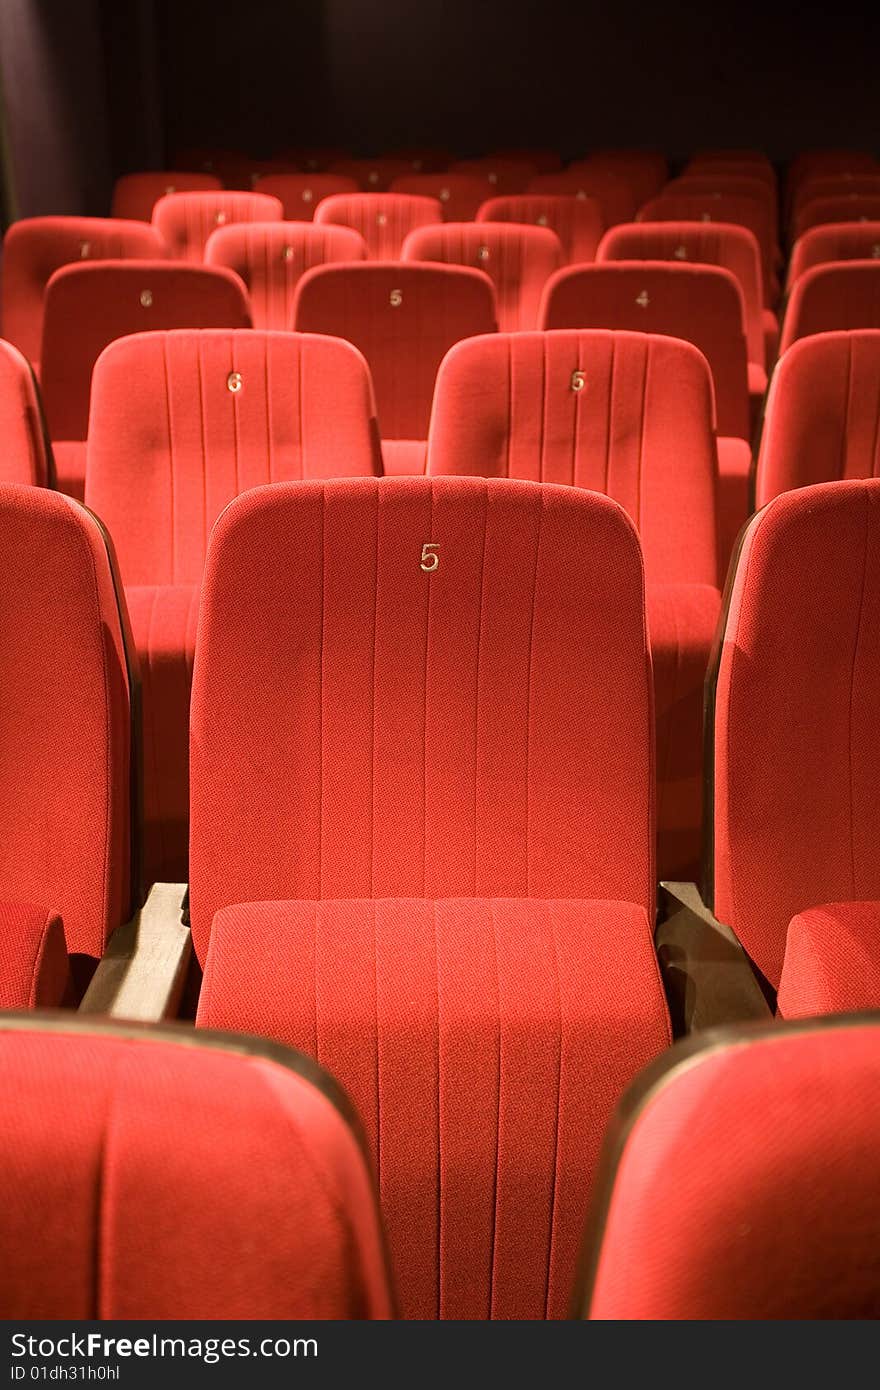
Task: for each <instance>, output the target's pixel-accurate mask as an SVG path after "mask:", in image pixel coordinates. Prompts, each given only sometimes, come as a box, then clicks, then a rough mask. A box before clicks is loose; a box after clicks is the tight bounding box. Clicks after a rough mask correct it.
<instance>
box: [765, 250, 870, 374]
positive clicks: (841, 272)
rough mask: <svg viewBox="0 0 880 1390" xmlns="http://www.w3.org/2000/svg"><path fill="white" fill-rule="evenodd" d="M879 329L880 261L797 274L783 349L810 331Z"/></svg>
mask: <svg viewBox="0 0 880 1390" xmlns="http://www.w3.org/2000/svg"><path fill="white" fill-rule="evenodd" d="M843 328H880V261H876V260H870V261H841V262H839V263H837V264H833V265H817V266H814V267H813V269H812V270H807V271H805V272H804V274H803V275H801V276H799V277H798V280H797V281H796V283H795V285H794V287H793V289H792V292H791V294H790V295H789V299H788V305H787V306H786V310H785V318H784V319H783V320H782V339H781V341H780V344H779V350H780V352H785V350H786V348H789V347H791V344H792V343H794V342H796V341H797V339H798V338H806V337H808V336H809V335H810V334H811V333H830V332H834V331H835V330H837V329H843Z"/></svg>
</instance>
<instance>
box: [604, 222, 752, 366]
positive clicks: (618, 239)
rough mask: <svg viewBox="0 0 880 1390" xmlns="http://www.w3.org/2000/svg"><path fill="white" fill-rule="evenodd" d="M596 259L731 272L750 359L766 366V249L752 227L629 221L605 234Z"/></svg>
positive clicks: (721, 223)
mask: <svg viewBox="0 0 880 1390" xmlns="http://www.w3.org/2000/svg"><path fill="white" fill-rule="evenodd" d="M595 259H596V260H597V261H600V262H601V261H682V262H685V261H686V262H688V263H694V264H697V265H717V266H721V267H722V268H723V269H724V270H729V271H730V272H731V274H732V275H735V276H736V279H737V280H738V281H739V286H740V289H741V290H742V292H743V302H744V304H745V311H746V345H747V348H748V354H749V362H750V363H752V362H754V363H756V364H757V365H758V366H759V367H761V368H764V367H766V365H767V355H766V351H765V342H764V333H765V322H764V296H763V286H762V281H761V250H760V247H759V246H758V243H757V241H756V240H755V237H754V234H753V233H752V232H750V231H749V230H748V228H747V227H737V226H735V225H734V224H733V223H730V224H727V225H725V224H724V223H723V222H712V223H705V224H704V223H698V222H629V223H626V224H625V225H623V226H621V227H612V229H611V231H610V232H606V234H605V236H604V237H603V238H602V242H601V245H600V246H599V250H598V252H597V254H596V257H595ZM764 384H765V386H766V382H765V383H764Z"/></svg>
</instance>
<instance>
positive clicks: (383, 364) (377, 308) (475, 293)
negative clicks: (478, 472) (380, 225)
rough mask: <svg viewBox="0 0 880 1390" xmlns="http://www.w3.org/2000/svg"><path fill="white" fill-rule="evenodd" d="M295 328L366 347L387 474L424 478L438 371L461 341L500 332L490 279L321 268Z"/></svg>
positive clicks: (443, 269) (300, 291) (407, 268)
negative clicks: (346, 340)
mask: <svg viewBox="0 0 880 1390" xmlns="http://www.w3.org/2000/svg"><path fill="white" fill-rule="evenodd" d="M415 235H417V236H420V235H422V233H415ZM293 326H294V328H297V329H299V330H300V331H302V332H306V333H326V334H330V335H332V336H333V337H337V338H347V339H348V340H349V341H350V342H352V343H354V344H355V346H356V347H358V348H359V349H360V351H361V352H362V353H363V354H364V357H365V358H366V359H367V362H368V364H369V367H370V372H371V374H372V378H373V385H374V387H375V391H376V401H377V405H378V409H379V426H380V428H381V431H382V441H383V442H382V453H383V459H384V466H385V472H386V473H423V472H424V468H425V448H426V443H425V441H426V440H427V437H428V420H429V417H430V413H431V401H432V399H433V395H434V380H435V378H436V375H437V368H438V367H439V366H440V363H441V362H442V360H443V358H444V356H445V354H446V353H447V351H448V350H449V348H451V347H452V345H453V344H454V343H457V342H458V341H459V340H460V339H461V338H467V337H470V336H471V335H472V334H475V333H491V332H493V331H494V329H495V296H494V291H493V289H492V283H491V281H490V280H489V277H488V276H487V275H485V274H483V272H482V271H478V270H470V269H465V268H464V267H462V266H439V265H431V266H428V265H404V264H401V263H399V262H395V263H394V264H385V265H383V264H380V263H379V262H372V263H371V264H368V265H347V266H321V267H318V268H317V269H315V270H310V271H308V272H307V273H306V274H305V275H304V276H303V278H302V279H301V280H300V282H299V285H298V286H297V291H296V297H295V300H294V310H293Z"/></svg>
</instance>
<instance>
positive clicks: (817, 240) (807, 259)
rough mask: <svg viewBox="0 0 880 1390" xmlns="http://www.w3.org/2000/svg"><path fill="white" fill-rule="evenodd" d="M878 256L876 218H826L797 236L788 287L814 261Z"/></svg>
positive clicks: (879, 225) (878, 225) (879, 233)
mask: <svg viewBox="0 0 880 1390" xmlns="http://www.w3.org/2000/svg"><path fill="white" fill-rule="evenodd" d="M870 260H874V261H876V260H880V220H878V221H876V222H829V223H825V224H823V225H822V226H819V227H811V228H810V230H809V231H808V232H804V234H803V236H802V237H798V239H797V241H796V242H795V244H794V246H793V247H792V252H791V260H790V261H789V263H788V288H789V290H790V289H791V288H792V286H793V285H794V283H795V281H796V280H797V279H799V277H800V276H801V275H803V273H804V271H805V270H812V268H813V266H814V265H829V264H830V263H831V262H832V261H870Z"/></svg>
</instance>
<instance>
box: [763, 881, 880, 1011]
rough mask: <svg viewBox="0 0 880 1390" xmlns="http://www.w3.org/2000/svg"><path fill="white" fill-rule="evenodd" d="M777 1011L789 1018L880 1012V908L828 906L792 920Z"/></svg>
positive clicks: (875, 904)
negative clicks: (854, 1012)
mask: <svg viewBox="0 0 880 1390" xmlns="http://www.w3.org/2000/svg"><path fill="white" fill-rule="evenodd" d="M777 1006H778V1009H779V1012H780V1014H781V1015H782V1016H783V1018H807V1017H810V1016H812V1015H816V1014H837V1013H850V1012H853V1011H855V1010H858V1009H878V1008H880V902H864V903H856V902H852V903H827V904H826V905H825V906H824V907H811V908H808V909H807V911H806V912H799V913H798V914H797V916H796V917H793V918H792V919H791V922H790V923H789V926H788V937H787V939H786V945H785V960H784V962H783V966H782V975H781V978H780V981H779V994H778V996H777Z"/></svg>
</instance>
